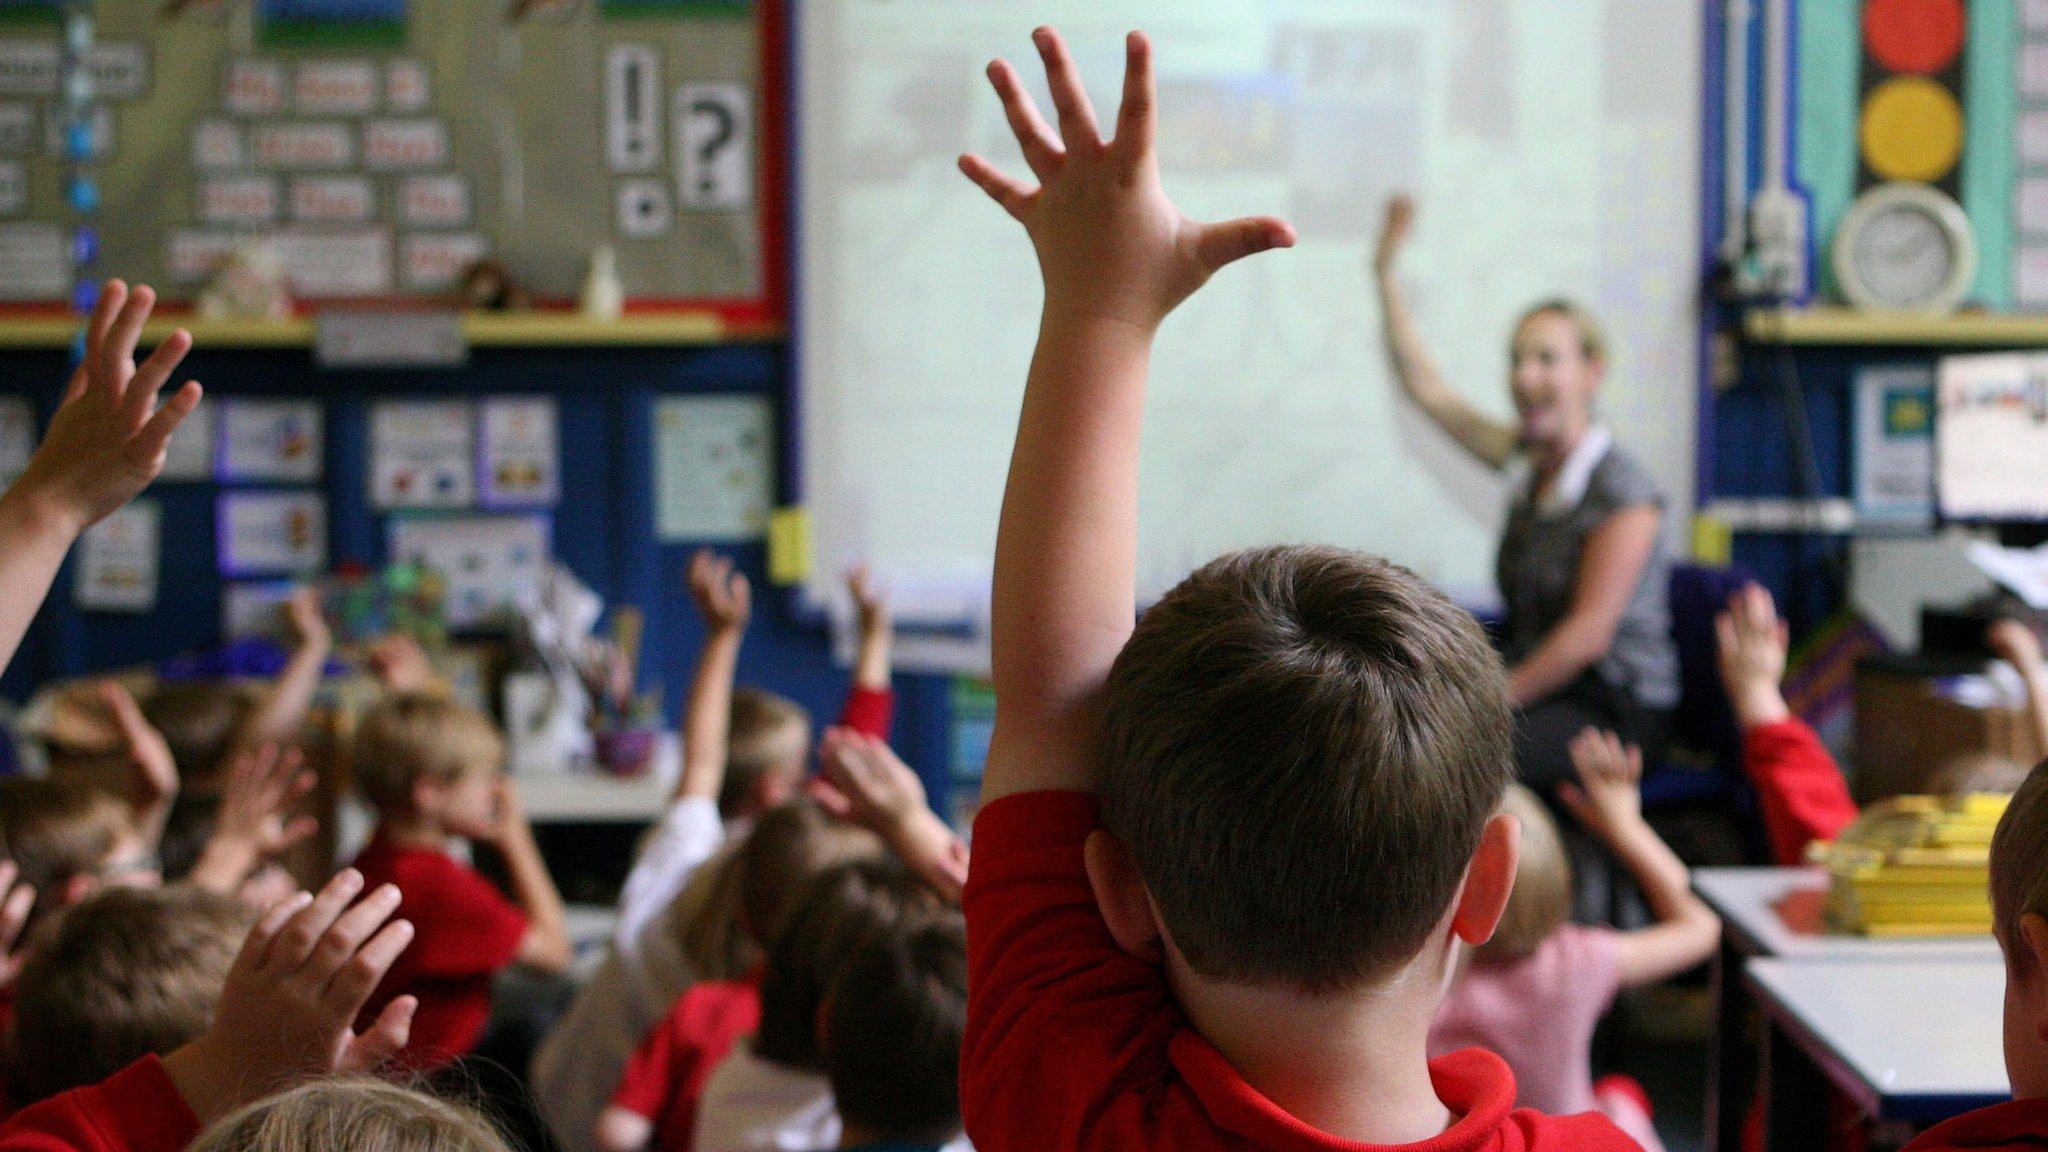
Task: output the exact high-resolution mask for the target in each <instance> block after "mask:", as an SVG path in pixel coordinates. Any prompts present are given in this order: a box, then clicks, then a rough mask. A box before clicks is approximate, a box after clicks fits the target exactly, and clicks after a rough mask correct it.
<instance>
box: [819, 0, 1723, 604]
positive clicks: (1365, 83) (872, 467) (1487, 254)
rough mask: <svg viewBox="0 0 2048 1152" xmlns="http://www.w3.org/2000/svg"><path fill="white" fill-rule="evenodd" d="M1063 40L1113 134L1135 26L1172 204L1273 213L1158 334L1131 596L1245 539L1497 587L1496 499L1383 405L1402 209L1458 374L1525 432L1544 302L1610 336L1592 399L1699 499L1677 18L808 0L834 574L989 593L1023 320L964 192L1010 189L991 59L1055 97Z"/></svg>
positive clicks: (1444, 446)
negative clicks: (972, 164)
mask: <svg viewBox="0 0 2048 1152" xmlns="http://www.w3.org/2000/svg"><path fill="white" fill-rule="evenodd" d="M1041 22H1044V23H1051V24H1054V25H1057V26H1058V27H1059V28H1060V29H1061V31H1062V32H1063V33H1065V34H1066V36H1067V38H1068V41H1069V43H1070V44H1071V45H1072V46H1073V48H1074V50H1075V52H1076V55H1077V57H1078V59H1079V62H1080V65H1081V68H1082V71H1083V73H1084V77H1085V79H1086V80H1087V83H1088V86H1089V91H1090V93H1091V95H1092V97H1093V99H1094V102H1095V106H1096V108H1097V110H1098V112H1099V114H1100V115H1101V117H1102V119H1103V120H1104V122H1105V123H1108V122H1111V121H1113V119H1114V116H1115V109H1116V106H1117V93H1118V85H1119V81H1120V77H1121V70H1122V63H1123V35H1124V33H1125V32H1126V31H1127V30H1129V29H1131V28H1143V29H1145V30H1146V31H1147V32H1148V33H1150V34H1151V36H1152V38H1153V41H1154V44H1155V60H1156V62H1157V68H1158V72H1159V109H1160V116H1161V123H1160V131H1159V152H1160V162H1161V169H1162V174H1163V177H1164V180H1165V183H1166V187H1167V190H1168V192H1169V193H1170V194H1171V195H1172V196H1173V198H1174V200H1175V202H1176V203H1177V204H1178V205H1179V206H1180V207H1181V208H1182V210H1184V211H1185V212H1187V213H1188V214H1189V215H1191V216H1194V217H1197V218H1210V219H1215V218H1223V217H1230V216H1237V215H1241V214H1247V213H1277V214H1280V215H1283V216H1285V217H1287V218H1288V219H1289V220H1290V221H1291V222H1292V223H1293V224H1294V225H1295V226H1296V227H1297V228H1298V229H1299V231H1300V234H1301V242H1300V244H1299V245H1298V246H1297V247H1296V248H1294V249H1293V250H1290V251H1288V252H1285V253H1278V254H1274V255H1272V256H1270V257H1269V258H1262V259H1260V260H1256V261H1248V262H1246V263H1245V264H1243V265H1242V266H1239V267H1236V268H1232V269H1229V270H1227V271H1226V272H1224V273H1223V274H1222V275H1220V276H1218V277H1217V279H1216V280H1215V281H1214V282H1213V283H1211V284H1210V285H1209V286H1208V287H1207V288H1205V289H1204V290H1203V291H1202V292H1201V293H1199V294H1197V295H1196V296H1195V297H1194V298H1193V299H1192V300H1190V301H1189V302H1188V303H1187V304H1186V305H1185V306H1183V308H1182V309H1181V310H1180V311H1179V312H1177V313H1176V314H1175V315H1174V316H1173V317H1172V318H1171V319H1169V320H1168V322H1167V324H1166V326H1165V328H1164V329H1163V330H1162V331H1161V333H1160V337H1159V340H1158V345H1157V352H1156V354H1155V358H1154V361H1153V371H1152V389H1151V394H1150V398H1149V407H1148V414H1147V424H1146V439H1145V447H1144V459H1143V465H1142V479H1141V484H1142V493H1141V523H1142V525H1143V527H1142V531H1141V540H1140V552H1141V555H1140V566H1139V567H1140V581H1141V584H1143V585H1144V587H1143V588H1141V593H1144V594H1147V595H1149V594H1153V593H1156V592H1158V591H1160V590H1163V589H1164V588H1165V587H1167V586H1169V585H1171V584H1172V583H1174V582H1175V581H1177V580H1178V579H1179V578H1180V577H1181V576H1183V575H1185V574H1186V572H1187V571H1189V570H1190V568H1192V567H1193V566H1194V565H1195V564H1197V563H1200V562H1202V561H1205V560H1207V559H1209V558H1211V557H1213V556H1214V555H1216V554H1217V553H1219V552H1222V551H1225V550H1227V549H1230V548H1235V547H1241V546H1246V545H1252V544H1263V543H1271V542H1275V541H1288V540H1314V541H1324V542H1331V543H1338V544H1345V545H1353V546H1359V547H1365V548H1369V549H1372V550H1374V551H1378V552H1381V553H1384V554H1386V555H1389V556H1391V557H1392V558H1394V559H1396V560H1398V561H1400V562H1402V563H1404V564H1407V565H1409V566H1411V567H1413V568H1415V569H1416V570H1417V571H1419V572H1421V573H1422V574H1424V575H1425V576H1427V577H1430V578H1432V579H1435V580H1437V581H1439V582H1440V583H1442V584H1444V585H1445V586H1447V587H1450V588H1452V589H1453V590H1454V591H1461V592H1462V591H1489V590H1490V589H1491V583H1492V580H1491V570H1492V558H1493V550H1494V547H1495V543H1496V540H1497V534H1496V532H1497V525H1498V523H1499V518H1500V515H1501V513H1502V511H1503V510H1504V508H1505V504H1506V499H1507V489H1506V488H1505V486H1504V485H1503V482H1502V479H1501V478H1500V477H1498V476H1495V475H1492V474H1490V473H1488V472H1486V471H1485V470H1484V469H1483V468H1481V467H1479V466H1477V465H1474V464H1471V463H1470V462H1468V461H1467V460H1465V459H1464V458H1463V457H1462V456H1460V454H1459V453H1458V452H1457V451H1456V450H1455V449H1454V448H1453V447H1452V446H1451V445H1450V444H1449V442H1448V441H1447V440H1446V439H1445V438H1444V437H1443V436H1442V435H1440V434H1439V433H1438V432H1437V431H1436V430H1435V428H1434V427H1432V426H1429V425H1428V423H1427V421H1426V419H1425V418H1424V417H1422V416H1421V415H1420V414H1419V413H1417V412H1415V411H1414V410H1412V407H1411V406H1410V405H1408V404H1406V403H1405V402H1404V401H1402V400H1400V399H1399V398H1398V397H1397V391H1396V388H1395V386H1394V385H1393V383H1392V382H1391V381H1390V380H1389V378H1388V376H1387V372H1386V368H1385V360H1384V353H1383V349H1382V345H1381V341H1380V332H1379V324H1380V321H1379V316H1378V314H1377V305H1376V304H1375V302H1374V295H1373V292H1372V290H1371V282H1370V277H1369V273H1368V271H1367V267H1368V262H1369V257H1370V251H1371V248H1372V245H1373V242H1374V238H1375V235H1376V233H1377V230H1378V227H1379V223H1380V219H1381V216H1382V213H1383V210H1384V205H1385V201H1386V199H1387V197H1388V196H1390V195H1391V194H1392V193H1394V192H1395V191H1397V190H1408V191H1411V192H1413V193H1415V194H1416V195H1417V197H1418V199H1419V201H1420V203H1421V206H1422V216H1421V220H1420V225H1419V231H1418V234H1417V236H1416V239H1415V243H1414V244H1413V246H1412V249H1411V252H1410V255H1409V256H1405V257H1404V258H1403V263H1404V268H1405V269H1407V273H1406V275H1407V283H1408V284H1409V286H1410V288H1411V298H1412V300H1413V302H1414V305H1415V308H1416V311H1417V313H1418V319H1419V321H1420V323H1421V325H1422V326H1423V329H1424V332H1425V336H1426V337H1427V338H1428V340H1429V341H1430V343H1431V347H1432V351H1433V352H1434V353H1435V354H1436V355H1437V356H1438V357H1439V358H1440V359H1441V361H1442V367H1443V369H1444V371H1445V374H1446V376H1447V378H1448V379H1449V380H1450V381H1451V383H1452V384H1453V385H1454V386H1455V387H1457V388H1459V389H1460V390H1461V391H1462V392H1463V393H1464V394H1465V395H1466V396H1468V397H1470V398H1471V399H1472V400H1473V401H1474V402H1475V403H1477V404H1479V405H1481V406H1482V407H1484V408H1485V409H1486V410H1488V411H1489V412H1493V413H1496V414H1500V415H1506V414H1507V413H1508V411H1509V408H1510V405H1509V399H1508V386H1507V377H1506V371H1507V355H1506V353H1507V344H1508V339H1509V335H1510V330H1511V328H1512V326H1513V323H1514V319H1515V317H1516V316H1517V315H1518V314H1519V313H1520V312H1521V311H1522V309H1524V308H1525V307H1527V306H1528V305H1530V304H1532V303H1534V302H1535V301H1537V300H1539V299H1542V298H1545V297H1549V296H1556V295H1561V294H1562V295H1571V296H1576V297H1579V298H1581V299H1583V300H1584V301H1585V302H1587V303H1588V304H1589V305H1591V306H1592V308H1593V309H1594V310H1595V311H1596V312H1598V313H1600V314H1601V315H1602V316H1603V317H1604V318H1605V320H1606V321H1607V323H1608V325H1609V327H1610V328H1611V329H1612V333H1613V337H1614V344H1615V357H1614V363H1613V365H1612V368H1611V371H1610V373H1609V378H1608V385H1607V387H1606V391H1605V394H1604V395H1603V397H1602V401H1601V405H1602V409H1603V412H1604V414H1605V417H1606V419H1608V420H1609V421H1610V422H1611V423H1612V424H1613V425H1614V428H1615V432H1616V437H1617V439H1618V440H1619V441H1620V442H1621V443H1623V444H1625V445H1626V446H1628V447H1629V449H1630V450H1631V451H1632V452H1633V453H1634V454H1635V455H1636V457H1637V458H1638V459H1641V460H1644V461H1646V462H1649V463H1650V464H1651V465H1652V466H1653V467H1656V468H1658V469H1659V470H1660V477H1659V478H1660V480H1661V481H1662V482H1663V484H1664V486H1665V488H1666V490H1667V491H1670V492H1674V493H1689V492H1690V491H1691V490H1692V487H1693V484H1692V479H1691V460H1692V446H1691V436H1692V412H1693V409H1694V402H1693V399H1692V397H1693V394H1694V387H1695V385H1694V377H1693V343H1694V336H1693V332H1692V320H1691V319H1690V315H1691V313H1690V309H1691V304H1692V300H1693V295H1692V293H1693V285H1694V282H1695V279H1696V275H1695V271H1694V263H1695V261H1696V258H1697V249H1698V239H1697V235H1698V224H1697V219H1696V215H1695V213H1696V205H1697V200H1698V193H1697V188H1696V186H1695V185H1696V181H1697V175H1698V173H1697V137H1698V129H1697V113H1698V100H1699V78H1698V75H1697V73H1696V72H1695V71H1693V70H1692V66H1691V65H1689V64H1677V63H1674V62H1677V61H1690V60H1692V59H1694V58H1695V56H1696V53H1695V52H1694V51H1693V45H1692V43H1691V41H1690V39H1689V38H1691V37H1694V36H1696V35H1697V33H1698V29H1697V25H1698V24H1699V19H1698V12H1697V9H1696V6H1693V5H1690V4H1688V3H1685V2H1684V0H1645V2H1636V0H1631V3H1628V4H1618V3H1607V4H1603V3H1574V4H1554V3H1544V2H1541V0H1348V2H1346V3H1341V4H1335V3H1328V2H1316V0H1267V2H1260V3H1252V2H1249V0H1227V2H1226V0H1170V2H1169V0H1040V2H1036V3H1032V4H1023V3H1017V2H1011V0H999V2H995V0H992V2H977V3H972V4H962V3H959V2H958V0H815V2H813V3H807V4H805V5H803V6H802V8H801V43H800V44H799V50H798V58H799V60H800V61H801V69H802V71H801V76H800V79H799V83H798V91H799V99H800V101H801V109H800V112H799V117H798V119H799V123H800V126H801V132H802V138H801V140H800V142H799V146H798V148H797V157H798V163H799V165H800V168H801V171H800V175H799V188H800V192H799V197H798V204H799V213H800V220H799V229H800V230H799V252H800V254H801V257H800V258H801V268H802V275H801V277H800V280H801V284H800V287H799V297H798V324H799V327H800V336H801V339H800V355H801V362H800V366H799V374H800V388H801V390H802V413H803V416H802V423H803V433H802V436H803V459H802V468H803V474H804V488H805V500H806V503H807V504H809V506H810V508H811V511H812V520H813V523H814V524H815V525H816V533H817V536H816V545H817V551H818V558H819V564H818V566H817V571H818V572H819V574H820V575H819V579H820V581H821V585H820V587H821V588H822V587H823V583H822V582H823V581H825V580H827V579H829V577H830V573H831V571H832V569H833V568H834V566H835V565H837V564H839V563H843V562H846V561H850V560H853V559H856V558H859V559H866V560H868V561H870V562H872V563H873V564H874V565H875V566H876V567H877V568H878V569H880V570H882V571H884V572H891V573H899V574H904V575H906V576H912V577H916V578H945V577H948V576H957V577H958V578H959V579H960V580H961V581H963V582H967V583H971V582H973V581H975V580H980V581H982V582H984V583H985V581H986V579H987V575H988V571H989V567H990V562H991V557H992V555H993V551H994V541H995V527H996V516H997V510H998V507H999V505H1000V502H1001V496H1002V484H1003V477H1004V473H1005V470H1006V468H1007V466H1008V461H1009V450H1010V442H1011V438H1012V436H1013V434H1014V433H1015V430H1016V418H1017V407H1018V403H1019V400H1020V398H1021V396H1022V393H1023V384H1024V376H1025V370H1026V367H1027V366H1028V363H1029V360H1030V355H1031V346H1032V341H1033V337H1034V335H1035V332H1036V327H1037V319H1038V308H1039V281H1038V275H1037V269H1036V267H1035V265H1034V263H1033V258H1032V253H1031V248H1030V244H1029V242H1028V241H1027V240H1026V238H1025V237H1024V235H1023V233H1022V232H1021V230H1019V229H1018V227H1017V225H1016V223H1015V222H1014V221H1012V220H1011V219H1009V218H1008V217H1007V216H1006V215H1005V214H1004V213H1002V212H1001V211H1000V210H998V209H996V208H995V207H994V206H993V205H991V204H990V203H989V202H988V200H987V198H986V197H985V196H984V195H983V194H982V193H981V192H980V191H979V190H978V189H976V188H975V187H973V186H972V185H971V184H970V183H969V182H968V181H966V180H965V179H963V178H962V177H961V176H960V175H959V173H958V171H957V169H956V168H955V160H956V158H957V157H958V156H959V155H960V154H961V153H963V152H977V153H980V154H982V155H984V156H987V157H989V158H990V159H992V160H994V161H995V162H997V163H998V164H1003V165H1006V166H1007V167H1008V169H1009V170H1010V171H1012V172H1025V171H1026V169H1025V166H1024V164H1023V162H1022V160H1021V158H1020V157H1019V156H1018V153H1017V148H1016V145H1015V142H1014V140H1013V139H1012V137H1011V133H1010V131H1009V129H1008V127H1007V125H1006V124H1005V123H1004V120H1003V115H1002V111H1001V108H1000V106H999V105H998V103H997V101H996V99H995V97H994V95H993V94H992V93H991V92H990V91H989V89H988V84H987V80H986V76H985V71H984V70H985V68H986V65H987V63H988V61H989V60H991V59H993V58H995V57H996V56H999V55H1000V56H1005V57H1008V58H1009V59H1011V60H1012V61H1013V62H1018V63H1022V64H1024V65H1027V66H1025V67H1022V68H1021V69H1020V71H1021V72H1022V73H1023V74H1024V75H1025V76H1026V77H1027V83H1029V84H1031V85H1033V86H1034V90H1035V93H1036V96H1037V99H1038V100H1039V101H1040V104H1041V106H1042V107H1047V108H1049V107H1050V104H1049V102H1048V101H1047V96H1046V93H1045V91H1044V87H1043V79H1042V76H1040V75H1039V69H1038V68H1036V67H1035V65H1033V62H1032V60H1031V54H1032V49H1031V42H1030V39H1029V35H1030V30H1031V28H1032V27H1033V26H1035V25H1036V24H1038V23H1041Z"/></svg>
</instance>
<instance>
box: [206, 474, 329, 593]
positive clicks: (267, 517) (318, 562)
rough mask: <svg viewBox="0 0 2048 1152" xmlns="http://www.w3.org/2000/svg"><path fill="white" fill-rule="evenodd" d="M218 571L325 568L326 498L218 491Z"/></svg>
mask: <svg viewBox="0 0 2048 1152" xmlns="http://www.w3.org/2000/svg"><path fill="white" fill-rule="evenodd" d="M216 517H217V523H218V524H219V560H220V570H221V573H222V575H225V576H228V577H230V578H238V577H243V576H270V575H277V574H281V573H288V572H317V571H319V570H320V569H322V568H325V567H327V501H326V500H325V499H324V498H323V497H321V496H320V495H319V494H317V493H313V492H223V493H221V496H220V504H219V508H218V509H217V511H216Z"/></svg>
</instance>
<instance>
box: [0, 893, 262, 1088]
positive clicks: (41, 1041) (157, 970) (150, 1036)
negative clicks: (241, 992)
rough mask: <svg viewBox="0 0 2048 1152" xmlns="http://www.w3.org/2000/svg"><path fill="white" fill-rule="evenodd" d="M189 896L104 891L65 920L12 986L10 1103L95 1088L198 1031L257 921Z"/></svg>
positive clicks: (228, 904)
mask: <svg viewBox="0 0 2048 1152" xmlns="http://www.w3.org/2000/svg"><path fill="white" fill-rule="evenodd" d="M255 920H256V916H255V914H254V913H253V912H251V911H250V910H249V909H247V908H245V907H243V906H242V905H240V904H238V903H236V902H235V901H234V900H231V899H229V898H227V897H225V896H219V895H215V894H214V893H211V892H207V891H205V890H203V889H198V888H178V887H173V888H157V889H140V888H108V889H104V890H102V891H100V892H98V893H96V894H94V895H93V896H91V897H89V898H87V899H86V900H84V901H82V902H81V903H79V904H77V905H75V906H73V907H72V908H71V909H69V910H68V911H66V912H65V914H64V916H63V918H62V919H61V920H59V921H58V922H57V925H56V930H55V931H54V932H52V933H51V934H50V935H49V937H48V939H46V940H44V941H43V942H42V943H41V944H40V946H38V947H37V949H36V952H35V955H34V956H33V957H32V958H31V959H30V960H29V961H28V963H27V965H26V966H24V967H23V968H22V970H21V977H20V979H19V981H18V982H17V983H16V986H15V996H16V999H15V1005H16V1007H15V1019H14V1028H13V1031H12V1034H11V1036H10V1038H9V1040H10V1043H9V1047H8V1051H7V1059H8V1063H7V1087H8V1090H9V1092H10V1094H11V1095H12V1097H13V1100H12V1103H14V1104H16V1105H20V1104H29V1103H34V1102H35V1101H37V1100H41V1099H44V1098H46V1097H49V1096H54V1095H56V1094H57V1093H59V1092H63V1091H66V1090H68V1089H72V1088H79V1087H83V1086H85V1085H87V1084H92V1083H96V1082H98V1081H100V1080H104V1079H106V1078H107V1077H109V1076H112V1075H113V1074H114V1073H116V1072H119V1071H120V1070H121V1069H122V1068H125V1067H127V1066H128V1065H129V1064H131V1063H133V1062H135V1061H136V1060H139V1059H141V1058H142V1057H143V1056H144V1055H145V1054H147V1053H152V1052H154V1053H156V1054H157V1055H159V1056H161V1055H165V1054H167V1053H169V1052H170V1051H171V1050H173V1049H175V1048H177V1047H178V1046H180V1045H182V1044H185V1043H187V1042H189V1041H191V1040H193V1039H195V1038H196V1037H198V1036H199V1035H200V1034H202V1033H204V1032H205V1031H206V1026H207V1023H208V1022H209V1021H211V1020H212V1019H213V1008H214V1003H215V1002H216V1001H218V1000H219V999H220V989H221V983H222V981H224V980H226V979H227V973H228V967H229V965H231V964H232V963H233V962H234V958H235V953H236V951H237V950H238V949H240V947H241V944H242V938H243V937H244V936H247V935H248V933H249V928H250V926H251V925H252V924H254V923H255Z"/></svg>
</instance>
